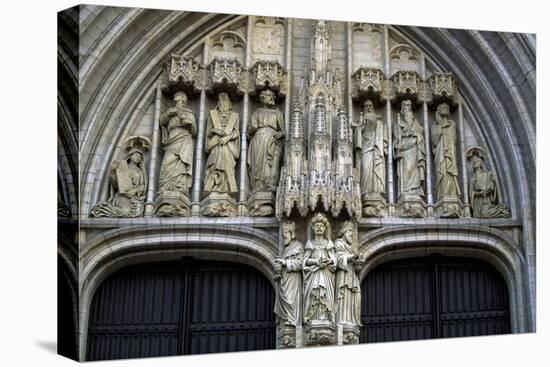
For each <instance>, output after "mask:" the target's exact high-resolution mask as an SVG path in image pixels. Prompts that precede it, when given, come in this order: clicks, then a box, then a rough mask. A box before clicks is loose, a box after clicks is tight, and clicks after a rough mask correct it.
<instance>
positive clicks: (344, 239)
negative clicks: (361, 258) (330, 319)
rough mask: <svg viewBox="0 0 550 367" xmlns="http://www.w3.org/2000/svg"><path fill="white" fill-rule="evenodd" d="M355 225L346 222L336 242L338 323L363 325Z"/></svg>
mask: <svg viewBox="0 0 550 367" xmlns="http://www.w3.org/2000/svg"><path fill="white" fill-rule="evenodd" d="M352 243H353V225H352V223H351V222H350V221H345V222H344V224H343V225H342V228H341V229H340V232H339V233H338V239H336V241H335V242H334V246H335V249H336V258H337V264H336V299H337V312H336V315H337V317H336V322H337V323H339V324H351V325H360V324H361V316H360V315H361V284H360V281H359V277H358V276H357V273H356V271H355V262H356V260H357V258H358V256H357V254H355V252H354V250H353V247H352Z"/></svg>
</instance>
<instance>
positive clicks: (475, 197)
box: [466, 147, 511, 218]
mask: <svg viewBox="0 0 550 367" xmlns="http://www.w3.org/2000/svg"><path fill="white" fill-rule="evenodd" d="M466 156H467V158H468V160H469V161H470V162H471V163H472V168H473V170H474V174H473V176H472V177H471V178H470V188H469V190H470V205H471V206H472V215H473V216H474V217H476V218H507V217H510V215H511V214H510V209H508V207H507V206H506V205H505V204H504V203H501V202H500V196H499V193H498V186H497V177H496V175H495V174H494V172H491V171H488V170H486V169H485V166H484V165H483V159H484V156H483V151H482V150H481V148H477V147H476V148H470V149H469V150H468V151H467V152H466Z"/></svg>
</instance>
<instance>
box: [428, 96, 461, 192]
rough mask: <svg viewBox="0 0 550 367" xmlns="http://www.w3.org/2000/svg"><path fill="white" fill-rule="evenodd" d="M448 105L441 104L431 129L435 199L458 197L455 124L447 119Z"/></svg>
mask: <svg viewBox="0 0 550 367" xmlns="http://www.w3.org/2000/svg"><path fill="white" fill-rule="evenodd" d="M448 117H449V105H448V104H447V103H441V104H440V105H439V106H437V111H436V112H435V123H434V124H433V125H432V127H431V142H432V149H433V154H434V165H435V174H436V182H437V185H436V187H437V198H438V200H440V199H442V198H444V197H459V196H460V185H459V183H458V165H457V153H456V124H455V122H454V121H453V120H450V119H449V118H448Z"/></svg>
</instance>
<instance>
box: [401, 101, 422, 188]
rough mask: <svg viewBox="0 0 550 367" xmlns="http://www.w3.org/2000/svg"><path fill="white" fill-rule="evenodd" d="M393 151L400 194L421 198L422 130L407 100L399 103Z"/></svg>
mask: <svg viewBox="0 0 550 367" xmlns="http://www.w3.org/2000/svg"><path fill="white" fill-rule="evenodd" d="M394 149H395V158H396V159H397V175H398V177H399V192H400V194H401V195H416V196H420V197H423V196H424V188H423V184H424V180H425V177H426V176H425V171H426V146H425V143H424V128H423V127H422V126H421V125H420V124H419V123H418V121H417V120H416V117H415V116H414V114H413V112H412V103H411V101H410V100H408V99H407V100H404V101H403V102H402V103H401V112H400V114H398V124H397V126H396V130H395V141H394Z"/></svg>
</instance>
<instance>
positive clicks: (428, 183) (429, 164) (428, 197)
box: [420, 53, 435, 218]
mask: <svg viewBox="0 0 550 367" xmlns="http://www.w3.org/2000/svg"><path fill="white" fill-rule="evenodd" d="M420 61H421V67H422V80H423V81H425V80H426V56H425V55H424V53H422V54H421V56H420ZM422 120H423V123H424V142H425V143H426V181H425V182H426V208H427V210H428V211H427V216H428V217H429V218H433V217H434V216H435V213H434V199H433V192H432V147H431V144H430V141H431V140H430V126H429V125H430V124H429V123H428V104H427V103H426V98H424V102H423V103H422Z"/></svg>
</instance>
